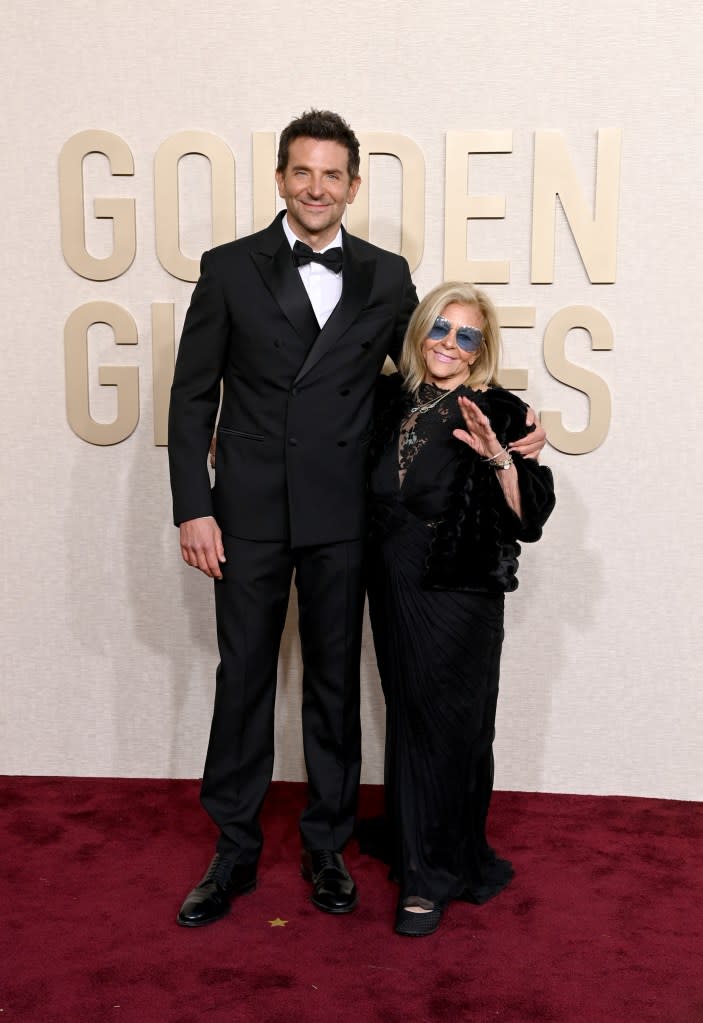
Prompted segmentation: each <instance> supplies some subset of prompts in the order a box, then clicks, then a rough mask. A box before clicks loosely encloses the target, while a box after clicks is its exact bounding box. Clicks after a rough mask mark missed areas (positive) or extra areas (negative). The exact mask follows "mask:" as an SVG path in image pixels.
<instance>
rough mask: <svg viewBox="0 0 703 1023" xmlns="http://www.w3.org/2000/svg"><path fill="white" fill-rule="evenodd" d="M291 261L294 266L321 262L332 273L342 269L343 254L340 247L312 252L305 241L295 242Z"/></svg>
mask: <svg viewBox="0 0 703 1023" xmlns="http://www.w3.org/2000/svg"><path fill="white" fill-rule="evenodd" d="M293 262H294V263H295V265H296V266H305V265H306V264H307V263H310V262H313V263H322V265H323V266H326V267H327V269H328V270H331V271H332V273H335V274H338V273H339V271H340V270H341V269H342V263H343V254H342V250H341V248H336V249H328V250H327V252H313V251H312V249H311V248H310V246H309V245H306V244H305V242H296V243H295V245H294V246H293Z"/></svg>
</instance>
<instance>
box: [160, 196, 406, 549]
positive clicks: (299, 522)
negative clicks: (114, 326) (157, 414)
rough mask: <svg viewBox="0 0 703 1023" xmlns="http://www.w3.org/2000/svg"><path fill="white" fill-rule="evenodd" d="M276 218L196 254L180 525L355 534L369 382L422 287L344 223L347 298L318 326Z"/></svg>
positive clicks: (184, 354)
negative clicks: (213, 442) (211, 456)
mask: <svg viewBox="0 0 703 1023" xmlns="http://www.w3.org/2000/svg"><path fill="white" fill-rule="evenodd" d="M282 217H283V214H280V215H279V217H278V218H277V219H276V220H275V221H274V222H273V224H271V225H270V226H269V227H268V228H266V229H265V230H264V231H260V232H258V233H257V234H253V235H250V236H248V237H246V238H242V239H240V240H237V241H234V242H230V243H229V244H226V245H222V246H219V247H218V248H215V249H213V250H211V251H210V252H208V253H205V255H204V256H203V259H202V264H201V277H200V279H199V281H198V283H197V285H196V288H195V291H194V293H193V298H192V301H191V305H190V308H189V310H188V314H187V317H186V321H185V326H184V330H183V336H182V339H181V344H180V348H179V352H178V359H177V363H176V371H175V377H174V382H173V389H172V394H171V410H170V417H169V459H170V468H171V483H172V490H173V506H174V518H175V521H176V523H179V522H182V521H184V520H186V519H192V518H197V517H200V516H204V515H213V514H214V516H215V518H216V519H217V522H218V524H219V526H220V528H221V529H222V530H223V532H225V533H227V534H230V535H232V536H237V537H241V538H244V539H249V540H288V541H289V542H290V545H291V546H292V547H298V546H307V545H314V544H323V543H333V542H337V541H340V540H347V539H353V538H357V537H359V536H360V535H361V532H362V528H363V505H364V480H363V477H364V467H365V454H366V444H367V441H368V436H369V427H370V418H371V409H372V401H373V391H374V385H375V382H376V378H377V376H378V373H379V371H380V369H381V367H382V365H383V362H384V359H385V357H386V355H389V354H390V355H391V357H396V356H397V355H398V353H399V351H400V347H401V344H402V339H403V335H404V332H405V328H406V326H407V322H408V319H409V317H410V315H411V313H412V311H413V309H414V307H415V305H416V304H417V296H416V293H415V288H414V286H413V284H412V282H411V280H410V274H409V271H408V266H407V263H406V262H405V260H404V259H402V258H401V257H400V256H397V255H394V254H392V253H389V252H386V251H385V250H383V249H380V248H377V247H376V246H374V245H371V244H369V243H368V242H365V241H363V240H362V239H360V238H356V237H354V236H352V235H349V234H347V233H346V232H344V236H343V238H344V241H343V247H344V261H345V262H344V270H343V278H342V279H343V290H342V297H341V299H340V301H339V303H338V305H337V306H336V308H335V309H334V311H333V312H332V314H331V316H330V317H329V319H328V321H327V323H326V324H325V326H324V327H323V328H322V330H320V328H319V326H318V323H317V320H316V318H315V314H314V312H313V310H312V306H311V305H310V301H309V299H308V296H307V293H306V291H305V288H304V285H303V283H302V281H301V279H300V274H299V273H298V270H297V269H296V268H295V266H294V265H293V262H292V258H291V250H290V246H289V244H288V241H287V239H286V237H285V235H284V233H283V229H282V227H281V223H280V221H281V219H282ZM221 381H222V384H223V389H222V409H221V413H220V420H219V426H218V436H217V467H216V482H215V486H214V490H213V491H212V493H211V491H210V482H209V476H208V472H207V466H206V457H207V451H208V447H209V444H210V439H211V437H212V432H213V429H214V424H215V418H216V413H217V408H218V405H219V401H220V382H221Z"/></svg>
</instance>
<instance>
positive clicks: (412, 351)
mask: <svg viewBox="0 0 703 1023" xmlns="http://www.w3.org/2000/svg"><path fill="white" fill-rule="evenodd" d="M452 302H458V303H460V304H461V305H475V306H477V307H478V309H479V312H480V313H481V316H482V317H483V326H482V327H481V331H482V333H483V341H482V343H481V347H480V349H479V353H478V358H477V359H476V360H475V362H474V363H473V365H472V366H470V367H469V366H467V370H468V374H467V380H466V383H467V384H468V386H469V387H473V388H474V389H478V388H483V387H487V386H488V385H489V384H497V383H498V370H499V368H500V352H501V341H500V327H499V326H498V314H497V312H496V307H495V306H494V305H493V303H492V302H491V300H490V298H489V297H488V295H486V293H485V292H483V291H479V289H478V288H475V287H474V285H473V284H467V283H465V282H464V281H446V282H445V283H444V284H439V285H437V287H436V288H433V289H432V291H430V292H429V293H428V294H427V295H425V297H424V298H423V300H422V302H420V304H419V306H418V307H417V309H416V310H415V312H414V313H413V314H412V316H411V318H410V322H409V323H408V329H407V330H406V332H405V340H404V341H403V350H402V352H401V355H400V361H399V363H398V369H399V370H400V372H401V374H402V376H403V382H404V386H405V389H406V390H407V391H410V393H411V394H415V395H416V394H417V392H418V389H419V387H420V384H421V383H422V381H423V380H424V378H425V370H426V366H425V360H424V359H423V357H422V344H423V342H424V340H425V338H426V337H427V336H428V335H429V333H430V330H431V328H432V324H433V323H434V321H435V320H436V319H437V317H438V316H439V315H440V314H441V313H442V310H443V309H445V308H446V307H447V306H448V305H450V304H451V303H452Z"/></svg>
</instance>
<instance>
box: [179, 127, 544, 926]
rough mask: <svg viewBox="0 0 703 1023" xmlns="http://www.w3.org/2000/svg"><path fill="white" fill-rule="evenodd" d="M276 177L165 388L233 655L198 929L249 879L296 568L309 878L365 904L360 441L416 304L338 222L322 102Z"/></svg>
mask: <svg viewBox="0 0 703 1023" xmlns="http://www.w3.org/2000/svg"><path fill="white" fill-rule="evenodd" d="M276 180H277V184H278V190H279V194H280V195H281V197H282V198H283V199H284V200H285V203H286V207H287V210H286V212H285V213H282V214H280V215H279V216H278V217H277V218H276V220H275V221H274V222H273V224H271V225H270V227H268V228H266V230H264V231H260V232H258V233H257V234H254V235H251V236H249V237H247V238H242V239H239V240H237V241H234V242H231V243H229V244H226V245H221V246H219V247H217V248H215V249H213V250H211V251H210V252H207V253H205V255H204V256H203V258H202V262H201V276H200V279H199V280H198V283H197V285H196V287H195V290H194V292H193V297H192V301H191V304H190V307H189V309H188V314H187V316H186V321H185V326H184V329H183V335H182V338H181V343H180V347H179V351H178V359H177V362H176V370H175V375H174V381H173V389H172V392H171V408H170V415H169V461H170V469H171V486H172V491H173V503H174V518H175V522H176V524H177V525H179V526H180V542H181V551H182V554H183V557H184V559H185V561H186V562H187V563H188V564H189V565H192V566H193V567H195V568H199V569H200V570H201V571H203V572H204V573H205V574H206V575H208V576H210V577H212V578H214V579H215V606H216V614H217V632H218V644H219V652H220V665H219V668H218V671H217V685H216V695H215V707H214V714H213V720H212V729H211V733H210V742H209V746H208V752H207V758H206V763H205V770H204V774H203V783H202V790H201V801H202V804H203V806H204V807H205V809H206V810H207V812H208V813H209V814H210V816H211V817H212V819H213V820H214V821H215V823H216V824H217V826H218V827H219V829H220V836H219V839H218V842H217V851H216V855H215V857H214V859H213V860H212V862H211V864H210V867H209V868H208V871H207V873H206V874H205V876H204V878H203V879H202V881H201V882H200V883H199V884H198V885H197V886H196V888H194V889H193V891H191V892H190V894H189V895H188V897H187V898H186V900H185V902H184V903H183V906H182V907H181V910H180V913H179V914H178V922H179V923H180V924H182V925H183V926H189V927H197V926H201V925H203V924H207V923H210V922H212V921H214V920H217V919H219V918H220V917H221V916H223V915H224V914H225V913H226V912H227V911H228V909H229V905H230V901H231V899H232V898H233V897H234V896H236V895H239V894H244V893H245V892H249V891H253V889H254V887H255V886H256V865H257V861H258V858H259V854H260V851H261V844H262V835H261V830H260V827H259V823H258V817H259V811H260V808H261V805H262V802H263V800H264V796H265V795H266V792H267V789H268V787H269V784H270V781H271V775H272V770H273V755H274V729H273V725H274V696H275V686H276V669H277V661H278V650H279V643H280V638H281V633H282V630H283V626H284V622H285V615H286V609H287V604H288V595H289V589H290V583H291V578H292V576H293V572H295V582H296V587H297V591H298V608H299V628H300V640H301V648H302V655H303V665H304V674H303V708H302V719H303V745H304V752H305V763H306V767H307V774H308V802H307V806H306V808H305V810H304V812H303V814H302V817H301V820H300V833H301V838H302V845H303V856H302V871H303V875H304V877H306V878H307V879H308V880H309V881H311V882H312V885H313V891H312V901H313V903H314V904H315V906H317V907H318V908H319V909H321V910H323V911H325V912H328V913H347V912H349V911H350V910H352V909H353V908H354V906H355V905H356V902H357V892H356V887H355V885H354V882H353V880H352V878H351V877H350V875H349V873H348V871H347V869H346V867H345V865H344V861H343V859H342V855H341V853H342V850H343V848H344V846H345V844H346V842H347V841H348V839H349V837H350V835H351V833H352V828H353V822H354V813H355V808H356V800H357V792H358V785H359V773H360V767H361V733H360V725H359V659H360V646H361V623H362V613H363V602H364V588H363V582H362V544H361V537H362V533H363V508H364V467H365V451H366V441H367V436H368V430H369V426H370V418H371V406H372V398H373V392H374V385H375V381H376V378H377V376H378V374H379V372H380V369H381V367H382V365H383V362H384V360H385V358H386V356H387V355H390V356H391V357H392V358H394V357H395V356H397V355H398V353H399V351H400V348H401V344H402V340H403V335H404V333H405V328H406V325H407V322H408V320H409V318H410V315H411V313H412V311H413V309H414V307H415V305H416V304H417V296H416V292H415V288H414V286H413V284H412V281H411V279H410V272H409V269H408V266H407V263H406V261H405V260H404V259H403V258H402V257H400V256H398V255H394V254H392V253H390V252H386V251H384V250H383V249H380V248H377V247H376V246H374V245H370V244H369V243H368V242H366V241H363V240H362V239H360V238H355V237H353V236H351V235H349V234H347V232H346V231H345V230H344V228H342V226H341V221H342V217H343V214H344V211H345V209H346V206H347V204H348V203H351V202H353V201H354V197H355V196H356V194H357V191H358V189H359V185H360V183H361V180H360V178H359V143H358V141H357V139H356V136H355V135H354V133H353V132H352V130H351V129H350V128H349V126H348V125H347V124H346V123H345V122H344V121H343V120H342V118H340V117H339V116H338V115H337V114H333V113H330V112H329V111H310V112H308V113H307V114H304V115H303V116H302V117H300V118H298V119H296V120H294V121H292V122H291V123H290V124H289V125H288V126H287V127H286V128H285V129H284V131H283V132H282V134H281V138H280V144H279V152H278V165H277V170H276ZM220 394H221V396H222V405H221V410H220V418H219V423H218V427H217V467H216V482H215V486H214V488H213V490H212V491H211V489H210V481H209V475H208V471H207V464H206V461H207V452H208V448H209V445H210V440H211V437H212V434H213V430H214V427H215V420H216V417H217V411H218V406H219V404H220ZM540 446H541V444H539V443H538V444H537V448H538V449H539V447H540Z"/></svg>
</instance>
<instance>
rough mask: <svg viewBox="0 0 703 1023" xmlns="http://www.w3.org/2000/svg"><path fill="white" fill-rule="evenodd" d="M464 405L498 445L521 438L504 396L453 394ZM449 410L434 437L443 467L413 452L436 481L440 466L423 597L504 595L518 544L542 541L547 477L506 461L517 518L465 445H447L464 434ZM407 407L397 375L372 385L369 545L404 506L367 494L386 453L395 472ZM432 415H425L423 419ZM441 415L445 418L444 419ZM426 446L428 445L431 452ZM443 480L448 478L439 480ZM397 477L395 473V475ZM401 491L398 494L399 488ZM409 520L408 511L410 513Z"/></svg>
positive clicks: (528, 464)
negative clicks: (433, 592) (472, 406)
mask: <svg viewBox="0 0 703 1023" xmlns="http://www.w3.org/2000/svg"><path fill="white" fill-rule="evenodd" d="M461 394H464V395H466V396H467V397H470V398H471V399H472V400H473V401H475V402H476V404H477V405H478V406H479V407H480V408H481V410H482V411H483V412H485V414H486V415H487V416H488V418H489V419H490V421H491V425H492V427H493V430H494V431H495V434H496V436H497V438H498V440H499V442H500V444H501V445H502V446H503V447H505V446H506V445H507V444H508V443H510V442H511V441H514V440H518V439H519V438H520V437H523V436H525V434H526V433H527V432H528V429H527V427H526V425H525V414H526V411H527V406H526V405H525V403H524V402H522V401H521V400H520V399H519V398H517V397H516V396H515V395H514V394H512V393H511V392H510V391H506V390H504V389H503V388H501V387H491V388H489V389H488V390H487V391H472V390H470V389H468V388H466V387H460V388H458V389H457V391H456V395H457V397H458V396H459V395H461ZM447 400H448V401H450V402H451V403H452V405H451V416H450V421H446V420H445V421H444V422H443V424H442V430H441V433H440V436H441V438H442V441H441V443H442V444H443V446H444V448H445V449H448V450H449V451H450V459H449V462H447V460H446V457H445V458H442V457H441V454H442V453H440V452H439V451H437V452H436V454H437V456H438V457H436V458H435V457H432V456H433V455H434V454H435V452H433V451H432V449H431V446H430V449H429V450H428V451H427V452H425V450H424V449H423V451H422V452H421V455H420V456H419V457H422V458H423V467H424V471H425V472H427V471H429V472H433V473H435V476H433V477H432V478H431V479H430V480H429V483H430V485H432V484H433V483H434V480H435V478H436V471H437V470H436V468H435V466H436V465H438V464H442V465H443V466H444V468H443V470H442V473H443V475H442V477H441V479H438V480H437V490H438V491H439V492H441V495H442V497H441V501H442V505H441V508H440V509H438V511H439V514H433V515H432V516H431V519H432V522H433V524H434V528H433V530H432V532H431V533H430V534H429V535H430V540H429V543H428V549H427V555H426V559H425V570H424V574H423V585H424V586H425V587H426V588H429V589H449V590H471V591H479V592H490V593H500V592H510V591H512V590H514V589H516V588H517V585H518V581H517V575H516V573H517V566H518V557H519V554H520V544H519V542H518V541H525V542H534V541H535V540H539V538H540V536H541V535H542V526H543V525H544V523H545V522H546V521H547V519H548V518H549V515H550V514H551V512H552V509H553V508H554V503H555V499H554V486H553V479H552V474H551V472H550V470H549V469H548V468H547V467H546V466H544V465H540V464H539V463H538V462H536V461H534V459H529V458H528V459H523V458H521V456H520V455H518V454H513V461H514V463H515V466H516V468H517V473H518V479H519V485H520V500H521V508H522V518H518V516H517V515H516V514H515V513H514V512H513V511H512V510H511V508H510V507H509V506H508V504H507V502H506V500H505V497H504V495H503V491H502V489H501V486H500V483H499V482H498V480H497V478H496V477H497V473H496V470H495V469H491V468H490V467H489V466H488V465H487V463H486V462H485V461H484V460H482V459H481V458H480V457H479V456H478V455H477V454H476V453H475V452H474V451H472V450H471V448H469V447H468V446H467V445H466V444H463V443H462V442H461V441H458V440H456V439H455V438H453V437H451V431H452V429H454V428H455V427H459V428H462V429H463V428H464V423H463V420H462V419H461V416H460V413H459V410H458V407H457V406H456V401H455V400H454V399H447ZM411 404H412V401H411V400H410V399H409V396H408V395H407V393H406V392H405V391H404V390H403V389H402V380H401V377H400V375H399V374H394V375H393V376H391V377H385V378H382V379H381V381H380V382H379V387H378V393H377V400H376V407H375V415H374V427H373V433H372V436H371V441H370V446H369V463H370V466H369V470H370V471H369V479H370V481H371V482H370V495H369V506H370V514H369V521H370V542H371V544H372V545H373V542H374V541H380V540H381V539H382V537H383V535H384V534H385V533H387V532H388V531H389V530H392V529H393V528H394V527H395V525H396V524H397V523H398V521H399V519H398V516H399V515H401V517H402V515H404V514H406V513H407V511H408V505H407V500H406V499H404V497H403V492H402V491H400V490H398V491H397V492H396V493H395V494H394V495H392V494H389V493H388V492H387V491H386V492H385V493H379V492H378V491H376V490H375V489H374V478H375V469H376V467H377V466H378V465H379V462H380V461H381V459H382V458H383V457H384V455H385V457H388V456H389V454H390V453H391V452H393V456H394V457H395V459H396V461H395V462H394V464H395V465H397V448H398V434H399V429H400V424H401V421H402V420H403V419H404V418H405V417H406V416H407V415H408V412H409V407H410V405H411ZM427 414H428V415H432V414H433V413H427ZM444 415H445V416H446V415H447V412H446V411H445V412H444ZM438 443H439V442H438V441H430V442H429V445H432V444H438ZM447 473H449V476H447V475H446V474H447ZM396 475H397V473H396ZM404 489H405V488H404ZM410 511H411V512H412V508H410Z"/></svg>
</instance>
